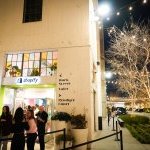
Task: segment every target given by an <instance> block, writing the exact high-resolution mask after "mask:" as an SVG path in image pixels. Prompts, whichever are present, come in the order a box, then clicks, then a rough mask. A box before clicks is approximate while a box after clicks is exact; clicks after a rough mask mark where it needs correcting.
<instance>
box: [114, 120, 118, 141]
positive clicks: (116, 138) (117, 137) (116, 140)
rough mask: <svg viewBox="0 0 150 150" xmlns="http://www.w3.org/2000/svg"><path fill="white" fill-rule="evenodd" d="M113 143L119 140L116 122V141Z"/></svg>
mask: <svg viewBox="0 0 150 150" xmlns="http://www.w3.org/2000/svg"><path fill="white" fill-rule="evenodd" d="M115 141H119V138H118V122H117V121H116V139H115Z"/></svg>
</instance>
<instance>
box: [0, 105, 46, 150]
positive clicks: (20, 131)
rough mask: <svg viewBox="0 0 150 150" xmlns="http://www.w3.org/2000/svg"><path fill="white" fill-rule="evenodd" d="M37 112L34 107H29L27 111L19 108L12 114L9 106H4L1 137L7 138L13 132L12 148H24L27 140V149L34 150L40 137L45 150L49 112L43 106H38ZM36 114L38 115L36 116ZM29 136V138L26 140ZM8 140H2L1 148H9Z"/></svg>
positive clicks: (41, 148)
mask: <svg viewBox="0 0 150 150" xmlns="http://www.w3.org/2000/svg"><path fill="white" fill-rule="evenodd" d="M38 109H39V111H38V112H37V113H36V114H35V113H34V111H35V110H34V109H33V108H32V107H28V109H27V110H26V112H25V111H24V110H23V109H22V108H21V107H19V108H17V109H16V111H15V113H14V116H12V115H11V113H10V110H9V107H8V106H4V107H3V109H2V115H1V116H0V139H6V138H8V137H10V135H11V134H13V136H12V140H11V148H10V149H11V150H24V149H25V141H26V143H27V150H34V145H35V141H36V139H37V137H38V139H39V143H40V150H45V144H44V135H45V126H46V122H47V120H48V114H47V112H46V111H45V110H44V107H43V106H39V107H38ZM35 116H36V117H35ZM26 137H27V140H25V139H26ZM7 144H8V140H1V141H0V150H7Z"/></svg>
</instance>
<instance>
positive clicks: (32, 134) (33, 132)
mask: <svg viewBox="0 0 150 150" xmlns="http://www.w3.org/2000/svg"><path fill="white" fill-rule="evenodd" d="M26 119H27V122H28V125H29V130H27V150H34V145H35V140H36V138H37V126H36V122H35V118H34V111H33V110H32V109H30V110H27V114H26Z"/></svg>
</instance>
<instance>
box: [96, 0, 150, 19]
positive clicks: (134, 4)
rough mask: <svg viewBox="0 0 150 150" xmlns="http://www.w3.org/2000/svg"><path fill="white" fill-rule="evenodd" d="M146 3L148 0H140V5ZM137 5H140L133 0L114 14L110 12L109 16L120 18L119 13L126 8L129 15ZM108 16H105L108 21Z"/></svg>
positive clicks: (136, 0) (137, 1) (137, 0)
mask: <svg viewBox="0 0 150 150" xmlns="http://www.w3.org/2000/svg"><path fill="white" fill-rule="evenodd" d="M147 2H148V0H141V3H143V4H146V3H147ZM137 3H138V4H139V5H140V4H141V3H139V0H135V1H134V2H131V3H129V4H127V5H125V6H123V7H121V8H119V9H118V10H116V11H115V12H112V13H111V14H110V16H111V17H112V16H113V15H115V16H120V14H121V12H122V11H124V10H125V9H127V8H128V11H129V12H130V15H131V12H132V10H133V6H135V7H136V6H137ZM110 16H107V18H106V20H107V21H109V20H110ZM96 21H99V19H98V18H97V17H96Z"/></svg>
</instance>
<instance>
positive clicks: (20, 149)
mask: <svg viewBox="0 0 150 150" xmlns="http://www.w3.org/2000/svg"><path fill="white" fill-rule="evenodd" d="M11 130H12V131H11V132H12V133H14V134H13V138H12V141H11V150H24V147H25V134H24V132H25V130H29V125H28V123H27V122H26V121H25V117H24V111H23V109H22V108H21V107H19V108H17V109H16V111H15V115H14V118H13V121H12V129H11Z"/></svg>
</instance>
